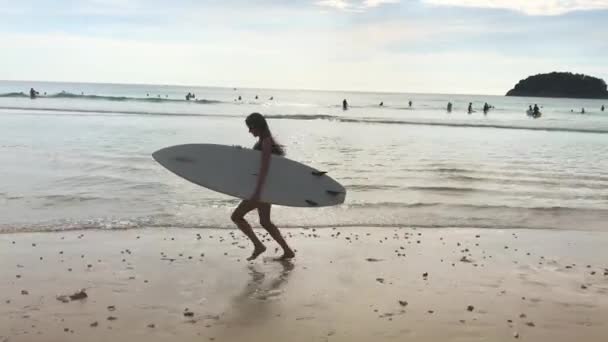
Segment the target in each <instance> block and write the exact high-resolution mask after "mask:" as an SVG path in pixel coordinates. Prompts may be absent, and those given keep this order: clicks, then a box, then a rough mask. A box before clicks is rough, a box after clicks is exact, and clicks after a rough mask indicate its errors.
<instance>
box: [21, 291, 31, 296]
mask: <svg viewBox="0 0 608 342" xmlns="http://www.w3.org/2000/svg"><path fill="white" fill-rule="evenodd" d="M21 294H22V295H24V296H27V295H29V294H30V293H29V292H28V291H27V290H21Z"/></svg>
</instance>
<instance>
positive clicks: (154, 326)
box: [148, 323, 156, 329]
mask: <svg viewBox="0 0 608 342" xmlns="http://www.w3.org/2000/svg"><path fill="white" fill-rule="evenodd" d="M148 328H152V329H153V328H156V325H155V324H154V323H150V324H148Z"/></svg>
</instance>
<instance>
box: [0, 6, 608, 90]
mask: <svg viewBox="0 0 608 342" xmlns="http://www.w3.org/2000/svg"><path fill="white" fill-rule="evenodd" d="M0 15H1V16H2V20H0V44H1V46H2V52H1V53H0V79H3V80H47V81H82V82H113V83H154V84H183V85H203V86H226V87H233V86H234V87H263V88H303V89H335V90H363V91H400V92H431V93H477V94H504V93H505V92H506V91H507V90H509V89H510V88H511V87H512V86H513V85H514V84H515V83H516V82H517V81H518V80H520V79H522V78H525V77H526V76H528V75H531V74H536V73H543V72H549V71H554V70H556V71H573V72H579V73H586V74H590V75H593V76H597V77H601V78H604V79H605V80H607V81H608V62H607V61H608V0H401V1H399V0H260V1H256V0H234V1H231V0H171V1H169V0H167V1H165V0H54V1H48V0H40V1H27V0H21V1H6V0H0Z"/></svg>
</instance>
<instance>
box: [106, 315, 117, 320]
mask: <svg viewBox="0 0 608 342" xmlns="http://www.w3.org/2000/svg"><path fill="white" fill-rule="evenodd" d="M117 319H118V318H116V317H114V316H108V321H115V320H117Z"/></svg>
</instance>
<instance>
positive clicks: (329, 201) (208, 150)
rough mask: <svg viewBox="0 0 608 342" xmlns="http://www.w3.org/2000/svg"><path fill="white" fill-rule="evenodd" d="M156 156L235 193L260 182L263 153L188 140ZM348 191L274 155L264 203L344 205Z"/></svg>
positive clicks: (244, 194)
mask: <svg viewBox="0 0 608 342" xmlns="http://www.w3.org/2000/svg"><path fill="white" fill-rule="evenodd" d="M152 157H153V158H154V159H155V160H156V161H157V162H158V163H159V164H161V165H162V166H164V167H165V168H167V169H168V170H169V171H171V172H173V173H175V174H176V175H178V176H180V177H182V178H185V179H187V180H189V181H190V182H192V183H195V184H197V185H200V186H203V187H205V188H207V189H210V190H214V191H217V192H220V193H223V194H226V195H229V196H234V197H237V198H241V199H249V198H250V197H251V195H252V194H253V192H254V190H255V186H256V182H257V177H258V173H259V170H260V163H261V152H260V151H257V150H252V149H248V148H243V147H238V146H228V145H217V144H185V145H176V146H170V147H166V148H163V149H160V150H158V151H156V152H154V153H153V154H152ZM345 198H346V189H345V188H344V187H343V186H342V185H341V184H340V183H338V182H337V181H336V180H334V179H333V178H331V177H330V176H329V175H327V172H325V171H322V170H317V169H315V168H312V167H310V166H307V165H305V164H302V163H299V162H297V161H294V160H291V159H288V158H285V157H282V156H278V155H272V157H271V160H270V166H269V169H268V175H267V176H266V182H265V184H264V187H263V190H262V193H261V195H260V201H261V202H265V203H272V204H277V205H283V206H290V207H325V206H332V205H338V204H341V203H344V199H345Z"/></svg>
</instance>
